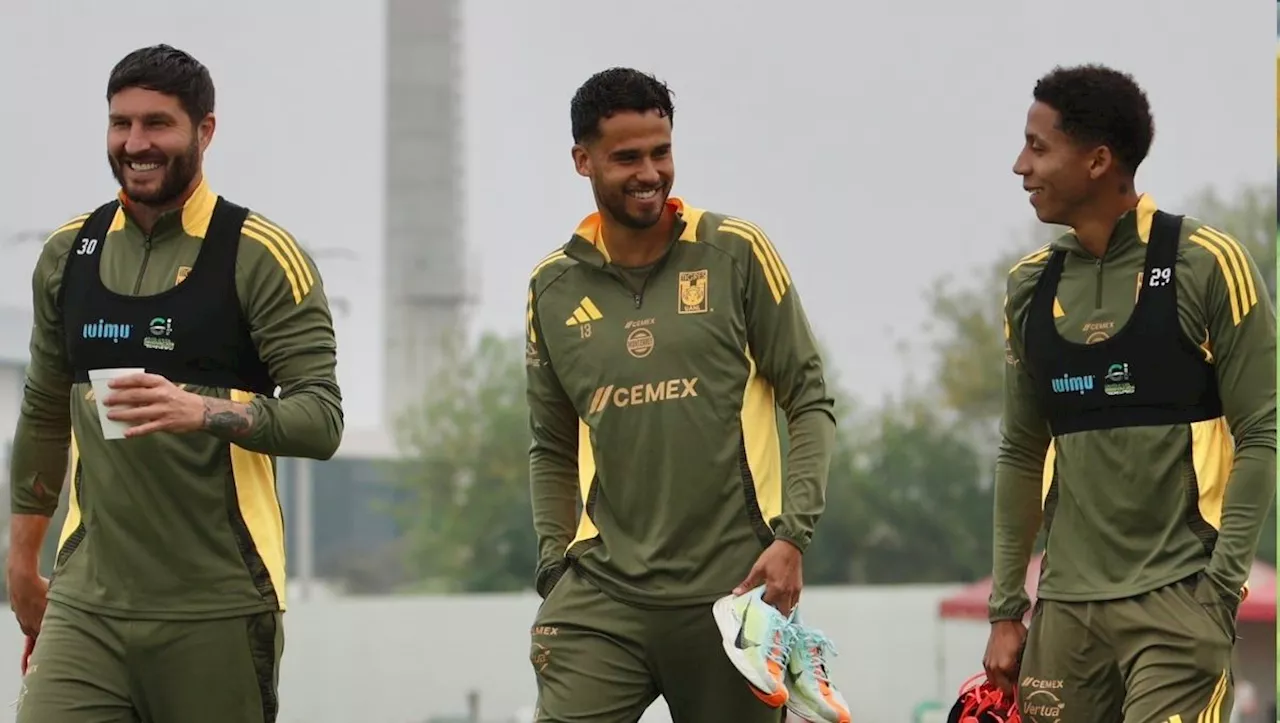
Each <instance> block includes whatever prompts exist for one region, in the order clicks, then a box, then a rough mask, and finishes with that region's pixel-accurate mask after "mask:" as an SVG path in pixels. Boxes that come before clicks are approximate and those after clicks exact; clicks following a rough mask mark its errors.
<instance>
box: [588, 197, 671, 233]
mask: <svg viewBox="0 0 1280 723" xmlns="http://www.w3.org/2000/svg"><path fill="white" fill-rule="evenodd" d="M666 190H667V189H666V187H665V186H663V187H661V188H659V189H658V193H666ZM626 196H627V192H626V191H623V192H622V194H621V197H620V198H619V199H618V202H617V203H610V202H609V201H607V200H606V199H604V198H603V197H601V195H600V193H599V192H596V202H597V203H598V204H599V205H600V206H601V207H602V208H604V210H606V211H608V212H609V215H610V216H612V217H613V220H615V221H617V222H618V223H619V224H620V225H622V226H625V227H626V228H629V229H631V230H632V231H644V230H645V229H648V228H653V227H654V226H656V225H657V224H658V222H659V221H661V220H662V215H663V211H662V209H661V208H659V210H658V216H657V218H655V219H653V220H652V221H649V220H647V219H641V218H636V217H635V216H632V215H631V214H629V213H627V210H626V203H627V198H626Z"/></svg>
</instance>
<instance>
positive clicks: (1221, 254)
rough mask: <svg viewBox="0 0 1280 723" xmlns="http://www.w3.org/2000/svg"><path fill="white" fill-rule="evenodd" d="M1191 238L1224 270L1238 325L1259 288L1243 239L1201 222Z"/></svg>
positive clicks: (1234, 320)
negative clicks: (1241, 242)
mask: <svg viewBox="0 0 1280 723" xmlns="http://www.w3.org/2000/svg"><path fill="white" fill-rule="evenodd" d="M1189 238H1190V240H1191V242H1192V243H1194V244H1196V245H1197V246H1200V247H1201V248H1203V249H1205V250H1206V251H1208V252H1209V253H1210V254H1212V255H1213V257H1214V259H1216V260H1217V262H1218V268H1219V270H1221V271H1222V280H1223V281H1224V282H1226V286H1227V297H1228V300H1229V302H1230V304H1231V321H1232V323H1234V324H1235V325H1236V326H1239V325H1240V322H1241V321H1242V320H1243V319H1244V317H1246V316H1248V315H1249V312H1250V311H1251V310H1252V309H1253V307H1254V306H1256V305H1257V304H1258V288H1257V286H1256V285H1255V283H1254V280H1253V273H1252V272H1251V270H1250V268H1249V261H1248V259H1247V258H1246V256H1245V252H1244V249H1243V248H1241V247H1240V242H1239V241H1236V240H1235V239H1233V238H1231V237H1230V236H1228V235H1226V234H1224V233H1222V232H1221V231H1218V230H1216V229H1213V228H1210V227H1208V226H1201V227H1200V228H1198V229H1196V230H1195V231H1194V232H1193V233H1192V234H1191V236H1190V237H1189Z"/></svg>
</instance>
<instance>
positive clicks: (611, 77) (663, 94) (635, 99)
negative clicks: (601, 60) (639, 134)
mask: <svg viewBox="0 0 1280 723" xmlns="http://www.w3.org/2000/svg"><path fill="white" fill-rule="evenodd" d="M672 95H674V94H673V93H672V92H671V89H670V88H668V87H667V84H666V83H663V82H662V81H660V80H658V79H657V78H655V77H653V76H652V75H649V74H648V73H642V72H640V71H638V70H635V69H633V68H609V69H608V70H602V71H600V72H599V73H596V74H595V75H593V76H591V77H590V78H588V79H587V82H585V83H583V84H582V86H581V87H579V88H578V90H577V92H576V93H574V94H573V100H572V101H570V102H569V120H570V122H571V123H572V125H573V142H574V143H588V142H590V141H593V140H596V139H597V138H599V137H600V121H602V120H604V119H606V118H608V117H610V116H612V115H613V114H614V113H618V112H621V111H635V112H637V113H644V112H647V111H657V112H658V113H659V114H660V115H662V116H665V117H666V118H667V120H668V122H672V123H674V122H675V114H676V109H675V106H673V105H672V104H671V96H672Z"/></svg>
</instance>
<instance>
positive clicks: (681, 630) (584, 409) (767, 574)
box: [526, 68, 847, 723]
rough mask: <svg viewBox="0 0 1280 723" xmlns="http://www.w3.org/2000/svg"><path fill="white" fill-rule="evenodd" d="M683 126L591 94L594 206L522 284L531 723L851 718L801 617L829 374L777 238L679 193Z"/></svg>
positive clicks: (662, 99) (609, 73)
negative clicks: (821, 711)
mask: <svg viewBox="0 0 1280 723" xmlns="http://www.w3.org/2000/svg"><path fill="white" fill-rule="evenodd" d="M673 113H674V108H673V106H672V103H671V96H670V93H669V91H668V89H667V87H666V86H665V85H664V84H663V83H661V82H659V81H658V80H656V79H654V78H653V77H651V76H649V75H647V74H644V73H641V72H638V71H635V70H631V69H626V68H614V69H611V70H606V71H603V72H601V73H598V74H596V75H594V76H593V77H591V78H590V79H588V80H587V81H586V83H585V84H583V86H582V87H581V88H579V89H578V91H577V93H576V94H575V96H574V98H573V100H572V103H571V112H570V115H571V120H572V127H573V139H574V146H573V151H572V155H573V160H574V165H575V167H576V170H577V172H578V174H579V175H581V176H584V177H586V178H589V179H590V181H591V187H592V190H593V192H594V194H595V199H596V208H597V211H596V212H595V213H592V214H591V215H589V216H588V217H587V218H586V219H585V220H583V221H582V222H581V223H580V224H579V225H578V226H577V229H576V230H575V231H574V233H573V235H572V237H571V238H570V240H569V241H568V243H567V244H565V245H564V246H563V247H561V248H560V249H558V250H556V251H555V252H553V253H551V254H550V255H548V256H547V257H546V258H544V259H543V260H542V261H541V262H539V263H538V264H537V266H536V268H535V269H534V271H533V273H532V279H531V282H530V285H529V289H528V309H527V314H526V335H527V340H526V367H527V377H528V380H527V384H528V400H529V405H530V409H531V427H532V435H533V443H532V446H531V450H530V483H531V487H532V501H533V518H534V520H533V521H534V527H535V530H536V533H537V537H538V552H539V554H538V570H537V575H536V588H537V591H538V593H539V594H540V595H541V596H542V597H543V598H544V602H543V604H542V607H541V609H540V610H539V612H538V615H537V620H536V622H535V624H534V627H533V630H532V647H531V660H532V662H533V665H534V669H535V671H536V675H537V682H538V690H539V703H538V705H539V711H538V717H537V720H538V721H543V722H555V723H569V722H570V721H592V722H593V723H608V722H609V721H616V722H617V723H624V722H626V723H629V722H630V721H635V720H637V719H638V718H639V717H640V715H641V714H642V713H643V711H644V710H645V709H646V708H648V707H649V705H650V704H651V703H652V702H653V701H654V700H655V699H656V698H657V696H659V695H661V696H663V698H665V700H666V703H667V705H668V707H669V708H670V710H671V713H672V716H673V718H674V720H676V721H708V720H732V721H740V722H742V723H750V722H751V721H780V720H781V719H782V714H781V712H780V711H779V708H780V707H781V706H782V705H783V704H784V703H791V704H792V705H797V704H798V703H799V702H800V700H801V699H802V698H805V694H806V693H807V692H809V691H812V693H811V695H809V696H808V700H811V701H812V700H813V699H815V698H816V699H817V701H816V702H813V703H812V704H813V705H814V706H819V705H828V706H830V705H832V704H836V705H839V702H838V701H837V698H836V697H833V695H832V694H831V691H830V688H829V687H828V686H826V685H825V681H822V682H820V680H819V676H821V677H825V671H824V667H823V663H822V650H823V647H824V642H823V641H822V639H821V637H820V636H819V635H816V634H814V633H813V632H811V631H806V630H804V629H803V628H801V627H799V626H798V625H796V624H795V618H794V616H791V614H792V612H793V610H794V608H795V606H796V604H797V602H798V600H799V596H800V589H801V584H802V580H801V556H802V554H803V552H804V550H805V548H806V546H807V545H808V544H809V541H810V538H811V537H812V535H813V531H814V527H815V525H816V523H817V520H818V517H819V516H820V515H821V513H822V510H823V505H824V498H825V488H826V481H827V469H828V466H829V463H830V457H831V448H832V442H833V439H834V430H835V418H834V416H833V412H832V407H833V403H832V399H831V397H830V396H829V395H828V393H827V390H826V386H825V382H824V378H823V363H822V359H821V358H820V356H819V354H818V349H817V344H816V343H815V341H814V338H813V334H812V332H811V331H810V329H809V324H808V322H807V320H806V317H805V312H804V309H803V307H802V306H801V303H800V299H799V297H798V296H797V294H796V290H795V288H794V286H793V285H792V279H791V276H790V274H789V272H788V271H787V268H786V266H785V265H784V264H783V263H782V260H781V258H780V257H779V255H778V252H777V250H776V249H775V248H774V246H773V244H772V243H771V242H770V241H769V239H768V237H767V236H766V235H765V233H764V232H763V231H762V230H761V229H760V227H759V226H757V225H755V224H753V223H751V222H749V221H746V220H743V219H741V218H736V217H732V216H726V215H722V214H718V213H713V212H711V211H704V210H702V209H697V208H694V207H692V206H689V205H686V204H685V203H684V201H683V200H681V199H679V198H675V197H670V196H669V193H670V191H671V186H672V182H673V181H674V178H675V168H674V163H673V160H672V147H671V128H672V117H673ZM775 405H776V406H775ZM778 407H781V409H782V410H783V411H784V412H785V414H786V422H787V430H788V433H789V442H790V455H789V458H788V460H787V462H788V464H787V472H786V477H785V479H784V476H783V471H782V463H781V454H780V446H781V445H780V435H779V423H778V417H777V414H776V412H777V408H778ZM579 505H581V514H579ZM761 587H762V588H763V597H762V600H763V602H761V598H760V597H758V595H759V589H760V588H761ZM748 590H756V595H757V596H756V597H753V596H752V595H745V594H744V595H741V596H740V597H739V598H737V599H738V600H741V601H746V602H744V603H742V604H741V605H738V604H737V603H734V604H732V605H722V606H721V607H723V608H725V613H726V614H725V615H723V616H717V615H713V613H712V607H713V603H716V601H717V600H721V599H723V598H725V597H726V596H728V595H730V594H731V593H734V592H738V593H745V592H747V591H748ZM752 599H754V600H755V601H756V604H754V605H751V604H750V602H749V601H751V600H752ZM730 600H732V599H730ZM730 608H732V609H730ZM747 617H749V618H750V619H751V620H752V621H754V622H752V623H750V624H747V628H748V633H747V634H748V635H750V636H751V642H752V643H756V644H755V645H748V644H747V643H745V642H744V641H743V638H742V636H741V635H739V634H738V633H739V625H740V624H744V623H745V618H747ZM725 621H727V623H726V622H725ZM717 622H721V624H720V625H717ZM726 625H729V626H732V628H733V629H732V631H728V630H727V629H726ZM725 633H727V635H726V634H725ZM727 651H728V652H729V654H728V655H726V652H727ZM795 651H801V653H802V654H795ZM789 662H792V663H794V665H793V666H792V667H793V669H794V670H793V672H794V675H791V674H789V672H788V663H789ZM735 667H736V668H737V669H735ZM739 671H741V674H740V672H739ZM744 676H746V678H747V679H748V680H751V681H752V683H754V684H755V685H754V686H748V684H747V681H746V680H744ZM788 688H790V690H791V693H792V695H791V696H790V697H789V696H788ZM823 690H825V691H827V695H826V696H825V699H824V697H823V693H822V692H821V691H823ZM753 692H754V695H753ZM813 719H814V720H817V719H818V718H816V717H815V718H813ZM823 719H830V720H840V719H841V718H839V717H838V714H836V717H831V718H828V717H826V716H824V717H823ZM844 719H847V713H846V716H845V718H844Z"/></svg>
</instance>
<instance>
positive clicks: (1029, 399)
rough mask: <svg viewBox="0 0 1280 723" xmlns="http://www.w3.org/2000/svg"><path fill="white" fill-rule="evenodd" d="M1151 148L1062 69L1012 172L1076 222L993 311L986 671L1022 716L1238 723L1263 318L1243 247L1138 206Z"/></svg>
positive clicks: (1268, 370) (1036, 203)
mask: <svg viewBox="0 0 1280 723" xmlns="http://www.w3.org/2000/svg"><path fill="white" fill-rule="evenodd" d="M1153 136H1154V124H1153V122H1152V118H1151V111H1150V108H1149V107H1148V103H1147V98H1146V95H1145V93H1144V92H1143V91H1142V89H1141V88H1139V86H1138V85H1137V84H1136V83H1135V82H1134V80H1133V79H1132V78H1131V77H1130V76H1128V75H1126V74H1124V73H1121V72H1118V71H1116V70H1113V69H1111V68H1107V67H1103V66H1099V65H1086V66H1080V67H1071V68H1057V69H1055V70H1053V72H1051V73H1049V74H1047V75H1045V76H1044V77H1043V78H1041V79H1040V81H1039V82H1038V83H1037V84H1036V86H1035V91H1034V102H1033V103H1032V104H1031V108H1030V110H1029V112H1028V114H1027V120H1026V130H1025V143H1024V145H1023V148H1022V151H1021V153H1019V155H1018V158H1017V161H1016V163H1015V164H1014V167H1013V171H1014V172H1015V173H1016V174H1017V175H1019V176H1021V177H1022V179H1023V187H1024V188H1025V189H1026V190H1027V192H1028V193H1029V194H1030V200H1031V205H1032V207H1033V208H1034V209H1035V212H1036V215H1037V217H1038V218H1039V219H1040V220H1041V221H1042V222H1044V223H1050V224H1061V225H1063V226H1068V227H1070V231H1068V232H1067V233H1065V234H1064V235H1063V236H1062V237H1061V238H1059V239H1058V240H1056V241H1054V242H1053V243H1051V244H1049V245H1047V246H1045V247H1043V248H1041V249H1038V250H1037V251H1035V252H1033V253H1031V254H1029V255H1027V256H1026V257H1024V258H1023V259H1021V260H1020V261H1019V262H1018V263H1017V264H1016V265H1014V267H1013V269H1012V270H1011V271H1010V273H1009V278H1008V285H1007V296H1006V299H1005V336H1006V352H1005V355H1006V367H1005V390H1004V399H1005V402H1004V416H1003V420H1002V441H1001V444H1000V450H999V455H998V459H997V466H996V482H995V485H996V489H995V496H996V503H995V532H994V538H995V539H994V543H995V555H994V573H993V576H994V585H993V591H992V595H991V601H990V620H991V623H992V627H991V635H990V638H989V641H988V645H987V652H986V655H985V658H984V661H983V663H984V667H985V668H986V672H987V675H988V677H989V678H990V679H991V680H992V681H993V682H994V683H995V684H996V685H998V686H1000V687H1001V688H1003V689H1005V690H1006V691H1007V692H1014V691H1015V690H1016V692H1017V694H1018V700H1019V703H1020V707H1021V712H1022V715H1023V716H1024V718H1026V719H1028V720H1035V721H1039V720H1069V721H1124V722H1125V723H1156V722H1157V721H1178V720H1182V721H1187V722H1188V723H1189V722H1190V721H1194V720H1197V719H1198V720H1202V721H1203V720H1226V719H1227V718H1228V717H1229V714H1230V711H1231V704H1232V703H1231V702H1232V676H1231V654H1232V647H1233V645H1234V641H1235V622H1236V621H1235V618H1236V610H1237V606H1238V605H1239V603H1240V601H1241V599H1242V593H1243V590H1244V589H1245V584H1246V582H1247V577H1248V574H1249V570H1250V566H1251V564H1252V561H1253V558H1254V554H1255V551H1256V549H1257V543H1258V537H1259V534H1260V533H1261V532H1262V527H1263V521H1264V519H1265V518H1266V514H1267V510H1268V508H1269V506H1270V503H1271V500H1272V497H1273V495H1274V493H1275V481H1276V467H1275V453H1276V377H1275V364H1276V331H1275V312H1274V309H1273V305H1272V302H1271V300H1270V299H1269V297H1268V294H1267V289H1266V286H1265V285H1264V283H1263V279H1262V276H1261V275H1260V273H1259V271H1258V268H1257V266H1256V265H1255V263H1254V261H1253V259H1252V258H1251V257H1250V255H1249V253H1248V251H1247V250H1246V249H1245V247H1244V246H1243V245H1241V244H1240V243H1239V242H1238V241H1237V240H1236V239H1234V238H1232V236H1231V235H1230V234H1229V233H1227V232H1226V231H1225V230H1223V229H1220V228H1215V227H1213V226H1210V225H1208V224H1207V223H1205V222H1203V221H1200V220H1197V219H1193V218H1190V217H1185V216H1180V215H1174V214H1172V213H1169V212H1166V211H1164V210H1161V209H1160V208H1158V207H1157V205H1156V203H1155V201H1154V200H1153V199H1152V198H1151V197H1150V196H1148V195H1146V194H1141V193H1139V192H1138V190H1137V188H1136V187H1135V184H1134V177H1135V174H1136V173H1137V170H1138V167H1139V165H1140V164H1141V163H1142V161H1143V160H1144V159H1145V158H1146V157H1147V153H1148V151H1149V150H1150V147H1151V143H1152V139H1153ZM1041 527H1043V529H1044V530H1045V555H1044V558H1043V562H1042V571H1041V575H1040V580H1039V587H1038V595H1037V601H1036V604H1035V608H1034V609H1033V610H1031V613H1032V616H1031V626H1030V631H1029V632H1028V630H1027V628H1026V627H1024V625H1023V623H1022V619H1023V616H1024V615H1025V614H1026V613H1027V612H1028V609H1029V608H1030V603H1029V600H1028V597H1027V594H1026V591H1025V590H1024V587H1023V583H1024V578H1025V575H1026V570H1027V565H1028V562H1029V558H1030V556H1031V553H1032V549H1033V544H1034V541H1035V538H1036V536H1037V533H1038V531H1039V530H1040V529H1041Z"/></svg>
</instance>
